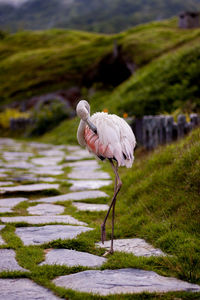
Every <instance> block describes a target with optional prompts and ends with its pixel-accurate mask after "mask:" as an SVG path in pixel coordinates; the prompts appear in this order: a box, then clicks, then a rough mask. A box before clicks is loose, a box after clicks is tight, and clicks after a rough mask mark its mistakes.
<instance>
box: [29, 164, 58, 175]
mask: <svg viewBox="0 0 200 300" xmlns="http://www.w3.org/2000/svg"><path fill="white" fill-rule="evenodd" d="M56 167H57V168H56V169H55V168H52V167H38V168H36V167H35V168H33V169H31V173H33V174H38V175H52V176H57V175H62V174H63V173H64V172H63V171H62V170H61V168H62V167H61V166H56ZM58 167H61V168H58Z"/></svg>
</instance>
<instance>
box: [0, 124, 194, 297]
mask: <svg viewBox="0 0 200 300" xmlns="http://www.w3.org/2000/svg"><path fill="white" fill-rule="evenodd" d="M199 157H200V129H197V130H195V131H193V132H192V133H191V134H190V135H189V136H188V137H186V138H185V139H183V140H180V141H178V142H176V143H173V144H171V145H168V146H163V147H160V148H159V149H157V150H155V151H154V152H151V153H148V154H146V155H143V152H142V151H141V150H140V149H139V150H137V151H136V159H135V163H134V165H133V167H132V169H126V168H120V176H121V178H122V182H123V186H122V189H121V191H120V193H119V195H118V200H117V204H116V219H115V220H116V223H115V238H134V237H138V238H144V239H145V240H146V241H147V242H149V243H151V244H152V245H153V246H155V247H157V248H160V249H161V250H162V251H164V252H165V253H167V254H168V256H166V257H149V258H145V257H136V256H134V255H133V254H124V253H119V252H115V253H114V254H113V255H108V260H107V262H106V263H105V264H104V265H103V266H102V267H101V268H99V269H101V270H104V269H119V268H140V269H144V270H152V271H155V272H157V273H158V274H161V275H163V276H173V277H176V278H179V279H182V280H186V281H189V282H192V283H197V284H200V268H199V266H200V255H199V254H200V242H199V236H200V226H199V212H200V205H199V192H200V190H199V178H200V159H199ZM101 164H102V168H103V169H104V170H105V171H108V172H110V174H111V176H112V177H113V174H112V171H111V168H110V166H109V164H108V163H101ZM103 190H104V191H106V192H107V193H108V194H109V195H110V197H111V195H112V193H113V185H112V186H108V187H105V188H103ZM34 199H38V196H37V195H32V196H31V200H34ZM86 200H87V199H86ZM109 202H110V198H101V199H94V200H93V201H92V200H91V199H90V203H109ZM57 204H62V205H64V206H65V212H64V213H65V214H70V215H72V216H73V217H75V218H77V219H78V220H80V221H84V222H87V223H88V225H89V226H90V227H93V228H94V230H93V231H90V232H86V233H82V234H80V235H79V236H78V237H77V239H74V240H60V239H58V240H55V241H53V242H49V243H46V244H44V245H38V246H24V245H23V244H22V242H21V241H20V239H19V238H18V237H17V236H16V235H15V226H17V227H18V226H19V224H7V225H6V227H5V228H4V229H3V230H2V237H3V238H4V239H5V241H6V242H7V244H8V246H7V248H11V249H15V251H16V258H17V260H18V262H19V264H20V265H21V266H22V267H24V268H27V269H29V270H30V272H28V273H23V274H20V273H19V272H2V273H0V277H2V278H17V277H28V278H31V279H33V280H34V281H35V282H37V283H38V284H41V285H43V286H44V287H47V288H50V289H51V290H52V291H53V292H55V293H56V294H57V295H58V296H60V297H65V298H70V299H165V300H167V299H199V297H200V294H199V293H197V294H196V293H195V294H193V293H190V292H184V293H183V292H172V293H166V294H155V293H154V294H149V293H142V294H136V295H123V296H122V295H120V296H108V297H100V296H92V295H89V294H86V293H85V294H84V293H77V292H74V291H72V290H65V289H63V288H58V287H56V286H55V285H54V284H52V282H51V280H52V279H54V278H55V277H57V276H61V275H67V274H72V273H76V272H80V271H83V270H86V269H87V268H83V267H73V268H68V267H64V266H39V265H38V264H39V263H40V262H42V261H43V259H44V251H45V250H46V249H50V248H66V249H75V250H78V251H84V252H89V253H92V254H96V255H102V254H103V253H104V252H105V250H104V249H101V248H96V247H95V242H98V241H99V240H100V224H101V223H102V220H103V218H104V215H105V212H80V211H77V210H76V209H75V207H74V206H72V204H71V201H66V202H58V203H57ZM31 205H35V203H34V202H32V203H31ZM26 208H27V204H26V203H21V204H19V205H18V206H17V208H16V209H15V213H14V214H15V215H16V214H22V213H23V214H26V212H25V209H26ZM5 215H6V214H5ZM21 225H23V226H27V225H26V224H21ZM110 234H111V219H110V218H109V219H108V223H107V239H110ZM0 248H5V245H4V246H0Z"/></svg>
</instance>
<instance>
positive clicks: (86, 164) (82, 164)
mask: <svg viewBox="0 0 200 300" xmlns="http://www.w3.org/2000/svg"><path fill="white" fill-rule="evenodd" d="M65 167H72V168H75V169H77V170H80V169H84V170H88V169H89V170H94V169H99V168H100V166H99V164H98V163H97V161H96V160H81V161H74V162H68V163H66V164H65Z"/></svg>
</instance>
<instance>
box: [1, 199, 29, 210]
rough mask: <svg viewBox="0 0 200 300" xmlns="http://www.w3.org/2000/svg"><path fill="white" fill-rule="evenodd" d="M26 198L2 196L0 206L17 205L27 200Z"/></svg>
mask: <svg viewBox="0 0 200 300" xmlns="http://www.w3.org/2000/svg"><path fill="white" fill-rule="evenodd" d="M27 200H28V198H22V197H21V198H4V199H0V207H10V208H12V207H14V206H16V205H18V204H19V203H20V202H24V201H27Z"/></svg>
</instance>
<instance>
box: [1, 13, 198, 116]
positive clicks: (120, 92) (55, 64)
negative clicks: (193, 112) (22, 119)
mask: <svg viewBox="0 0 200 300" xmlns="http://www.w3.org/2000/svg"><path fill="white" fill-rule="evenodd" d="M199 39H200V29H194V30H180V29H178V28H177V20H176V19H171V20H167V21H162V22H152V23H149V24H145V25H140V26H136V27H134V28H132V29H129V30H127V31H125V32H122V33H119V34H115V35H105V34H101V35H100V34H94V33H93V34H92V33H87V32H79V31H72V30H61V29H52V30H47V31H35V32H31V31H30V32H28V31H27V32H19V33H16V34H7V35H6V36H5V37H4V38H3V39H1V40H0V94H1V103H2V104H7V103H11V102H13V101H22V100H25V99H28V98H30V97H32V96H34V95H40V94H42V93H47V92H51V91H56V90H59V89H68V88H70V87H72V86H79V87H81V88H83V91H84V94H85V95H86V97H87V98H88V97H89V96H88V92H87V89H86V90H85V88H84V85H83V79H84V78H85V75H86V74H87V72H91V71H94V70H95V69H96V67H97V66H98V63H99V61H100V60H101V59H102V58H104V57H105V56H106V55H107V54H108V53H111V52H112V50H113V43H114V41H117V43H118V44H119V45H120V46H121V49H122V54H123V57H126V58H127V59H129V60H132V61H133V62H134V63H135V65H136V68H137V71H136V75H134V76H132V77H131V78H130V79H129V80H127V82H125V83H124V84H122V85H121V86H120V87H119V88H116V89H114V92H111V93H110V90H109V89H107V88H106V90H105V91H101V92H100V91H99V90H98V89H97V93H95V95H94V97H93V98H91V102H92V103H94V104H95V105H96V108H98V107H100V108H102V107H104V105H106V106H108V108H112V107H113V110H115V111H118V112H120V113H121V111H122V110H127V111H129V112H130V113H131V114H141V113H143V112H144V111H145V113H146V112H147V111H148V110H149V112H150V113H151V111H152V109H154V105H152V100H151V99H150V100H149V101H147V99H149V97H150V96H151V95H153V94H154V93H155V92H156V93H157V94H156V97H157V95H159V93H160V91H162V90H163V88H165V89H167V88H168V87H169V84H172V83H174V85H175V88H176V81H175V82H171V77H170V76H172V77H174V76H175V75H176V74H174V73H173V71H172V72H169V71H171V69H175V70H174V72H177V64H178V63H179V62H180V61H181V60H184V58H183V57H184V56H182V57H181V54H180V55H178V54H177V55H176V56H179V58H177V60H176V58H173V56H174V51H177V52H178V53H179V50H180V49H182V48H184V47H186V46H188V48H189V50H191V53H190V54H189V55H190V56H191V57H192V56H193V55H194V59H193V58H191V59H193V61H192V62H194V63H195V64H196V65H195V66H194V63H193V64H192V66H191V67H190V64H191V59H190V60H188V61H186V62H184V63H183V66H182V69H181V70H180V76H179V77H181V78H178V79H180V80H179V81H180V85H182V84H183V86H184V89H183V91H186V90H187V88H188V85H187V82H185V81H184V75H185V74H184V72H183V69H184V68H186V69H188V67H190V70H189V72H188V73H189V74H188V76H187V78H186V80H187V79H188V78H189V79H190V81H192V80H193V77H192V76H193V75H194V74H196V78H198V76H199V73H198V69H199V65H198V61H197V60H198V56H197V57H196V56H195V55H196V54H195V53H194V52H195V51H197V50H198V49H196V50H193V51H192V48H193V45H192V43H196V44H198V43H199ZM197 52H198V51H197ZM165 54H169V57H168V56H165V57H164V58H163V60H162V59H161V60H159V59H160V58H161V56H163V55H165ZM170 55H171V56H170ZM154 61H155V64H154ZM156 61H158V62H157V64H156ZM165 61H166V62H167V63H165ZM150 62H152V63H150ZM149 63H150V64H149ZM145 66H147V67H145ZM178 66H179V65H178ZM161 67H164V68H163V70H165V72H168V73H169V75H168V77H170V79H169V80H167V81H166V83H165V85H164V87H163V85H162V82H163V81H164V80H165V76H164V75H165V74H163V73H162V72H161V71H162V70H160V68H161ZM191 73H192V74H191ZM152 75H153V76H152ZM167 79H168V78H167ZM152 80H154V81H153V82H154V83H155V82H156V83H157V82H158V84H156V86H157V85H158V87H155V84H154V86H152ZM169 81H170V82H169ZM179 81H178V83H179ZM198 83H199V82H198V81H197V82H195V83H194V85H195V86H198ZM155 88H156V90H155ZM178 92H180V88H177V89H176V94H178ZM189 92H190V93H186V94H185V93H184V92H182V94H181V95H184V97H183V98H182V99H178V100H180V101H186V99H185V98H186V97H187V99H190V95H191V93H193V94H194V92H195V91H194V90H191V89H190V91H189ZM165 94H166V95H164V96H163V98H165V99H164V100H163V99H160V101H162V102H164V101H166V97H169V96H170V94H168V93H165ZM193 94H192V95H193ZM102 95H103V96H104V97H101V96H102ZM172 96H173V91H172V92H171V97H172ZM198 97H199V95H196V98H198ZM161 98H162V97H161ZM169 98H170V97H169ZM172 99H173V98H172ZM176 100H177V99H176V95H175V97H174V99H173V100H171V98H170V101H173V102H176ZM192 100H193V99H192ZM141 101H142V102H144V104H145V103H146V102H151V103H150V109H149V107H148V103H147V104H146V107H145V105H142V109H140V111H139V108H138V107H139V106H140V105H139V104H138V103H140V104H141ZM155 101H158V100H157V98H156V100H155ZM170 101H169V102H170ZM152 106H153V107H152ZM130 108H132V109H130ZM158 109H159V110H162V109H166V110H169V107H167V106H165V105H163V107H162V106H161V107H160V106H158ZM154 112H155V111H154Z"/></svg>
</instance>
